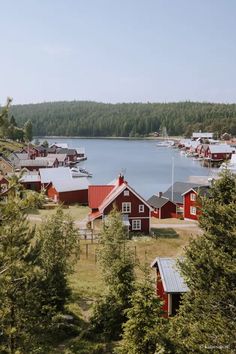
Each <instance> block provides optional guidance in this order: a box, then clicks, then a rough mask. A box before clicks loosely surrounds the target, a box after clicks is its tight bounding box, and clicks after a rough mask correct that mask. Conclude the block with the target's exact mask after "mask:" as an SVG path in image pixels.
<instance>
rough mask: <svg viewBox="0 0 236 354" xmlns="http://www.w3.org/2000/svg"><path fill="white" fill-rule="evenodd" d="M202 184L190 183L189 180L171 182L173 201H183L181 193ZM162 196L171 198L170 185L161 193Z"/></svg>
mask: <svg viewBox="0 0 236 354" xmlns="http://www.w3.org/2000/svg"><path fill="white" fill-rule="evenodd" d="M200 186H202V185H201V184H196V183H190V182H175V183H174V184H173V202H174V203H183V194H184V193H185V192H187V191H188V190H190V189H191V188H193V189H195V188H198V187H200ZM163 197H165V198H167V199H170V200H172V186H170V188H168V189H167V191H165V192H164V193H163Z"/></svg>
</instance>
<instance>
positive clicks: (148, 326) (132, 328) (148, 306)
mask: <svg viewBox="0 0 236 354" xmlns="http://www.w3.org/2000/svg"><path fill="white" fill-rule="evenodd" d="M161 312H162V311H161V301H160V299H159V298H158V297H157V296H156V294H155V289H154V285H153V282H152V280H151V278H150V274H149V271H148V268H147V266H146V267H145V269H144V280H143V281H141V282H139V283H137V284H136V286H135V289H134V292H133V294H132V295H131V306H130V308H128V310H127V311H126V314H127V318H128V320H127V322H126V323H125V324H124V325H123V334H122V341H121V345H120V347H119V349H118V350H117V353H119V354H126V353H127V354H153V353H155V349H156V343H157V342H158V341H159V337H160V333H159V332H160V327H161V324H162V322H163V319H162V318H161V317H160V316H161Z"/></svg>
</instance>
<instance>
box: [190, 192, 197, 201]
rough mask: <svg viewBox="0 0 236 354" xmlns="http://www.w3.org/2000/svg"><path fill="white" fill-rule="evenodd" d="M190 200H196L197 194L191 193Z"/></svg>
mask: <svg viewBox="0 0 236 354" xmlns="http://www.w3.org/2000/svg"><path fill="white" fill-rule="evenodd" d="M190 200H191V201H192V202H195V200H196V194H195V193H190Z"/></svg>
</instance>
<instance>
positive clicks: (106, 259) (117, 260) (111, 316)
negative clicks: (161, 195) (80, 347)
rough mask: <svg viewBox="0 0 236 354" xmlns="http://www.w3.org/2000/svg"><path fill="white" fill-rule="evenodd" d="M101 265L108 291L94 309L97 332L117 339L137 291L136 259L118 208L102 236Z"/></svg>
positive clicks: (94, 324)
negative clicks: (131, 250) (134, 293)
mask: <svg viewBox="0 0 236 354" xmlns="http://www.w3.org/2000/svg"><path fill="white" fill-rule="evenodd" d="M98 257H99V262H100V266H101V271H102V275H103V277H104V282H105V285H106V287H107V292H106V293H105V295H104V296H103V298H102V299H101V300H99V301H98V302H97V304H96V306H95V308H94V313H93V316H92V319H91V324H92V328H93V331H94V332H96V333H101V334H102V335H103V336H104V337H105V338H106V339H117V338H119V335H120V333H121V326H122V324H123V323H124V322H125V320H126V315H125V313H124V311H125V310H126V309H127V308H128V307H129V306H130V296H131V294H132V292H133V289H134V279H135V275H134V258H133V256H132V254H131V252H130V250H129V249H128V246H127V231H126V230H125V229H124V227H123V224H122V218H121V214H120V213H119V212H118V211H116V210H115V209H114V210H113V211H112V212H111V213H110V215H109V216H108V217H107V219H106V224H105V226H104V230H103V232H102V234H101V237H100V247H99V254H98Z"/></svg>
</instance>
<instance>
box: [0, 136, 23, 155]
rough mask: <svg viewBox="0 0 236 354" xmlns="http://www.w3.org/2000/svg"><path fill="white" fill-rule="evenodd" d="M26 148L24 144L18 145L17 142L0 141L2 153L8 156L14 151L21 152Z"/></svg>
mask: <svg viewBox="0 0 236 354" xmlns="http://www.w3.org/2000/svg"><path fill="white" fill-rule="evenodd" d="M23 147H24V144H23V143H17V142H16V141H8V140H4V139H0V152H3V153H5V154H6V155H8V154H9V153H10V152H12V151H16V150H19V149H21V148H23Z"/></svg>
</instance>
